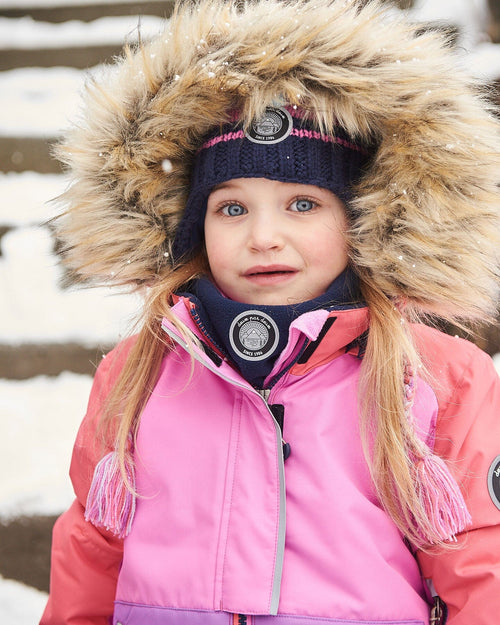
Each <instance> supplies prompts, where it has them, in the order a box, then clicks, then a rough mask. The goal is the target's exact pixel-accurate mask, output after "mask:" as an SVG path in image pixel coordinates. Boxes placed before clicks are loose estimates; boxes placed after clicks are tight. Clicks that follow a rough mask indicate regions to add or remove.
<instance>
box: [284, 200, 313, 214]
mask: <svg viewBox="0 0 500 625" xmlns="http://www.w3.org/2000/svg"><path fill="white" fill-rule="evenodd" d="M315 206H316V204H315V202H313V201H312V200H308V199H306V198H301V199H299V200H295V202H293V204H292V205H291V207H290V208H291V209H292V210H294V211H298V212H299V213H307V211H310V210H312V209H313V208H314V207H315Z"/></svg>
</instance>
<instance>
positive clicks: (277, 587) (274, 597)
mask: <svg viewBox="0 0 500 625" xmlns="http://www.w3.org/2000/svg"><path fill="white" fill-rule="evenodd" d="M162 328H163V330H164V331H165V332H166V333H167V334H168V335H169V336H170V338H172V339H173V340H174V341H175V342H176V343H178V344H179V345H180V346H181V347H183V348H184V349H185V350H186V351H188V352H189V348H188V345H187V343H186V341H184V340H183V339H182V338H181V337H180V336H179V335H178V334H176V333H175V332H173V330H171V329H170V328H167V327H166V326H164V325H162ZM189 353H191V352H189ZM193 356H194V357H195V359H196V360H197V361H198V362H199V363H201V364H202V365H203V366H204V367H206V368H207V369H209V370H210V371H212V373H215V375H218V376H219V378H222V379H223V380H225V381H226V382H228V383H229V384H233V386H237V387H239V388H243V389H245V390H246V391H250V392H251V393H253V394H254V395H257V396H258V397H259V398H260V399H261V400H262V401H263V402H264V404H265V406H266V408H267V411H268V412H269V414H270V415H271V417H272V419H273V423H274V428H275V430H276V442H277V446H278V449H277V452H278V454H277V457H278V477H279V482H280V509H279V518H278V540H277V544H276V564H275V567H274V576H273V590H272V593H271V604H270V606H269V614H273V615H276V614H277V613H278V605H279V601H280V592H281V576H282V575H283V559H284V556H285V533H286V488H285V461H284V459H283V443H282V440H281V428H280V426H279V424H278V422H277V421H276V419H275V418H274V415H273V413H272V412H271V410H270V409H269V406H268V405H267V401H266V399H267V398H268V397H269V393H270V391H269V393H268V392H267V389H266V390H265V392H264V395H265V397H263V396H262V395H261V394H260V393H259V391H256V390H255V389H254V388H252V387H251V386H247V385H246V384H241V382H237V381H236V380H232V379H231V378H228V377H227V376H225V375H224V374H222V373H221V372H220V371H219V370H218V369H216V368H215V367H212V365H211V363H209V362H208V361H207V360H204V359H203V358H202V357H201V356H200V355H199V354H197V353H196V352H193Z"/></svg>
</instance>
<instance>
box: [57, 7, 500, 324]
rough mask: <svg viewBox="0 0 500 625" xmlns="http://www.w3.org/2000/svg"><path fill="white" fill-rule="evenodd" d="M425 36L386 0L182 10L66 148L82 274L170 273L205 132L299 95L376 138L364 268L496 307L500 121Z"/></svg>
mask: <svg viewBox="0 0 500 625" xmlns="http://www.w3.org/2000/svg"><path fill="white" fill-rule="evenodd" d="M363 5H365V6H363ZM419 28H420V27H419V26H417V25H415V26H412V25H410V24H408V23H407V22H405V21H404V18H403V16H399V15H398V14H396V13H395V12H394V10H391V11H388V10H387V9H386V8H384V7H383V6H382V5H381V4H380V3H379V2H378V1H375V2H373V1H372V2H368V4H366V3H365V2H363V3H360V2H356V1H347V2H346V1H344V0H314V1H312V0H311V1H310V2H308V1H300V0H299V1H296V0H294V1H293V2H291V3H284V2H279V1H277V0H256V1H255V2H249V3H248V4H245V5H243V6H242V5H241V3H239V2H234V3H227V2H222V1H220V2H214V1H208V2H202V3H200V4H194V5H193V4H191V3H189V4H188V3H185V5H184V6H182V7H181V8H179V9H178V10H177V11H176V12H175V13H174V15H173V17H172V18H171V19H170V20H169V21H168V22H167V23H166V29H165V31H164V32H163V33H162V34H160V35H159V36H158V37H156V38H155V39H154V40H152V41H151V42H149V43H146V44H144V45H142V46H140V47H138V49H136V50H133V51H128V52H127V53H126V54H125V55H124V56H123V58H121V59H119V60H118V61H117V62H116V63H115V64H114V65H112V66H110V67H109V68H107V70H106V71H105V73H104V74H103V75H101V76H100V77H99V79H97V80H94V81H91V82H89V84H88V88H87V90H86V95H85V103H84V108H83V114H82V119H80V120H79V122H78V125H76V126H75V127H73V128H72V129H70V130H69V131H68V133H67V134H66V136H65V138H64V140H63V142H62V143H61V144H60V146H59V147H58V150H57V152H58V156H59V158H60V159H61V160H63V161H64V162H65V163H66V165H67V166H68V167H69V169H70V170H71V175H72V184H71V186H70V188H69V189H68V191H67V192H66V193H65V194H64V195H63V196H62V198H61V202H62V205H63V207H64V209H65V213H64V215H62V216H61V217H60V218H59V219H58V220H57V221H56V224H57V234H58V236H59V237H60V239H61V240H62V244H63V256H64V259H65V262H66V264H67V266H68V267H69V268H70V270H71V271H72V272H73V275H74V277H75V278H77V279H80V280H83V281H87V282H91V283H99V284H102V283H107V284H142V283H150V282H152V281H155V280H156V279H158V278H160V279H161V277H162V276H165V275H166V274H167V273H168V272H169V271H171V266H170V263H169V259H168V255H169V253H170V250H171V244H172V240H173V237H174V234H175V228H176V225H177V223H178V222H179V219H180V216H181V215H182V211H183V207H184V205H185V201H186V197H187V191H188V185H189V171H190V166H191V163H192V159H193V155H194V153H195V152H196V150H197V149H198V147H199V146H200V144H201V141H202V138H203V137H204V136H205V135H206V133H207V131H208V130H210V129H211V128H212V127H213V126H215V125H218V124H221V123H223V122H225V121H227V119H228V114H229V111H231V110H234V109H239V110H241V111H242V117H243V119H244V120H245V121H246V123H249V121H250V120H251V119H252V118H253V117H254V116H256V115H260V114H262V112H263V111H264V109H265V107H266V106H269V105H272V104H276V103H277V102H281V103H285V102H286V103H288V104H290V105H291V106H293V105H297V106H300V107H301V108H303V109H304V110H306V111H308V113H309V114H310V116H311V117H312V118H313V119H314V120H316V122H317V124H318V125H319V126H321V127H322V128H325V129H327V130H332V128H333V127H334V126H335V125H336V124H338V125H340V126H342V127H343V128H345V130H346V131H347V132H348V133H349V134H350V135H351V136H353V137H357V138H359V139H360V140H363V141H366V142H368V143H373V142H375V143H376V144H377V145H378V149H377V150H376V154H375V155H374V158H373V162H372V164H371V166H370V168H369V169H368V171H367V172H366V174H365V175H364V177H363V179H362V180H361V182H360V184H359V186H358V188H357V189H356V193H355V198H354V200H353V204H354V208H355V210H354V211H353V214H355V215H357V217H356V219H355V220H354V221H353V223H352V229H351V232H350V234H349V238H350V246H351V257H352V262H353V266H354V267H355V269H356V271H357V272H358V273H359V274H360V275H361V276H362V277H363V278H364V279H365V280H367V281H369V282H370V284H371V285H372V286H373V287H375V288H376V289H379V290H381V291H383V292H384V293H386V294H387V295H389V296H392V297H395V298H399V299H404V300H405V301H406V302H408V303H410V304H411V305H413V306H414V307H416V308H417V309H420V310H421V311H423V312H433V311H434V312H436V311H437V312H441V313H443V314H445V315H446V316H457V317H464V318H467V317H477V316H481V315H482V314H484V312H485V311H492V310H493V309H494V305H495V299H496V293H497V285H498V249H499V243H500V241H499V204H500V196H499V194H498V187H497V183H498V181H499V178H500V156H499V149H498V146H499V134H500V133H499V125H498V122H497V121H495V119H494V117H493V115H492V112H491V110H489V108H488V106H487V105H486V104H485V101H484V99H483V98H482V97H481V96H480V95H479V93H478V88H477V85H476V84H475V83H474V82H473V80H472V79H471V78H469V77H467V76H466V75H465V74H464V73H463V72H462V71H461V70H460V69H459V67H458V59H457V57H456V56H454V54H453V53H452V52H451V51H450V50H448V49H447V47H446V45H445V44H444V43H443V42H442V40H441V39H440V37H439V36H438V35H436V34H433V33H426V34H422V33H419Z"/></svg>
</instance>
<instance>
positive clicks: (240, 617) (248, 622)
mask: <svg viewBox="0 0 500 625" xmlns="http://www.w3.org/2000/svg"><path fill="white" fill-rule="evenodd" d="M233 625H252V617H251V616H247V615H246V614H233Z"/></svg>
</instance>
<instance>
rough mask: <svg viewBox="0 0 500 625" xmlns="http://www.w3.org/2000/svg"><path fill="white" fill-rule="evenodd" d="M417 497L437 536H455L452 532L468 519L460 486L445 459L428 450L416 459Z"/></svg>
mask: <svg viewBox="0 0 500 625" xmlns="http://www.w3.org/2000/svg"><path fill="white" fill-rule="evenodd" d="M417 480H418V483H419V484H421V485H422V487H421V489H420V493H419V495H420V499H421V502H422V506H423V508H424V510H425V511H426V513H427V517H428V519H429V522H430V524H431V525H432V526H433V528H434V530H435V532H436V534H437V536H438V537H439V539H441V540H456V534H458V533H459V532H462V531H463V530H464V529H465V528H466V527H467V526H468V525H470V524H471V523H472V518H471V516H470V514H469V511H468V510H467V506H466V504H465V501H464V498H463V495H462V493H461V492H460V488H459V486H458V484H457V483H456V481H455V479H454V478H453V476H452V475H451V473H450V471H449V469H448V467H447V466H446V464H445V462H444V461H443V460H442V458H440V457H439V456H437V455H435V454H432V453H429V454H428V455H426V456H425V457H424V458H422V459H421V460H418V461H417Z"/></svg>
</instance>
